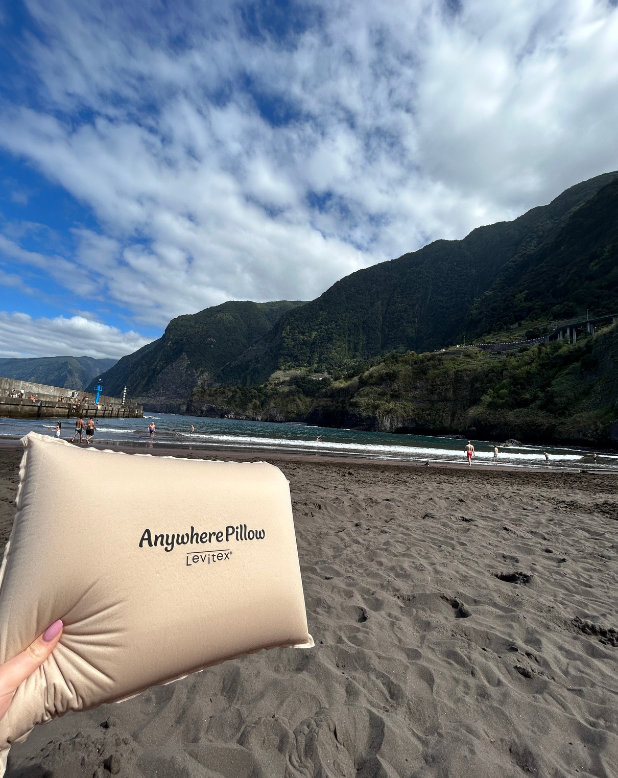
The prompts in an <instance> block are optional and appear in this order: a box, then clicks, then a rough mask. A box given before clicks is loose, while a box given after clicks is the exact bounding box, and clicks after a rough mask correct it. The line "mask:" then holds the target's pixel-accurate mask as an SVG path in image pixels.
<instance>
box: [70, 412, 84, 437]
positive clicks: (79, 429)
mask: <svg viewBox="0 0 618 778" xmlns="http://www.w3.org/2000/svg"><path fill="white" fill-rule="evenodd" d="M83 434H84V420H83V419H82V417H81V416H80V417H79V419H76V420H75V433H74V434H73V437H72V438H71V443H73V442H74V440H75V436H76V435H79V442H80V443H81V442H82V435H83Z"/></svg>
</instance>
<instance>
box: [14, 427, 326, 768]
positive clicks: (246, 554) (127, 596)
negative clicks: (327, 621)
mask: <svg viewBox="0 0 618 778" xmlns="http://www.w3.org/2000/svg"><path fill="white" fill-rule="evenodd" d="M22 442H23V443H24V446H25V447H26V450H25V453H24V458H23V460H22V463H21V470H20V485H19V491H18V495H17V514H16V517H15V523H14V526H13V531H12V533H11V538H10V541H9V544H8V545H7V548H6V551H5V555H4V560H3V562H2V567H1V568H0V664H1V663H3V662H6V661H7V660H8V659H10V658H11V657H13V656H15V655H16V654H18V653H19V652H21V651H23V649H25V648H26V647H27V646H28V645H29V644H30V643H31V642H32V641H33V640H34V639H35V638H36V637H37V636H38V635H40V634H41V633H42V632H44V630H45V629H46V628H47V627H48V626H49V625H50V624H52V622H54V621H55V620H56V619H62V621H63V622H64V624H65V627H64V632H63V634H62V637H61V639H60V643H59V644H58V646H57V647H56V648H55V649H54V652H53V654H52V655H51V656H50V657H49V658H48V659H47V660H46V661H45V662H44V664H43V665H42V666H41V667H39V669H38V670H37V671H36V672H35V673H34V674H33V675H31V676H30V677H29V678H28V679H27V680H26V681H24V683H22V684H21V686H20V687H19V688H18V689H17V692H16V693H15V697H14V698H13V702H12V703H11V707H10V708H9V711H8V713H7V714H6V716H5V717H4V718H3V719H2V720H1V721H0V775H2V774H3V773H4V768H5V766H6V759H7V755H8V749H9V747H10V745H11V743H14V742H17V741H19V740H22V739H24V738H25V737H26V736H27V735H28V733H29V732H30V730H31V729H32V728H33V727H34V725H35V724H41V723H43V722H46V721H49V720H50V719H52V718H53V717H54V716H61V715H63V714H64V713H66V712H67V711H71V710H72V711H79V710H86V709H88V708H94V707H96V706H97V705H101V704H102V703H104V702H112V701H120V700H122V699H126V698H128V697H131V696H133V695H135V694H137V693H139V692H141V691H143V690H144V689H147V688H148V687H149V686H152V685H153V684H164V683H169V682H170V681H173V680H177V679H178V678H182V677H183V676H185V675H188V674H189V673H193V672H196V671H198V670H202V669H204V668H205V667H209V666H210V665H214V664H217V663H219V662H223V661H225V660H226V659H232V658H234V657H238V656H242V655H243V654H248V653H251V652H253V651H258V650H259V649H261V648H273V647H275V646H295V647H298V648H310V647H311V646H312V645H313V640H312V639H311V636H310V635H309V633H308V631H307V617H306V613H305V603H304V598H303V589H302V582H301V577H300V568H299V564H298V555H297V551H296V539H295V535H294V524H293V520H292V508H291V503H290V492H289V486H288V482H287V481H286V479H285V477H284V475H283V474H282V473H281V471H280V470H279V469H278V468H276V467H274V466H273V465H269V464H267V463H265V462H259V463H255V464H249V463H245V464H240V463H236V462H208V461H203V460H186V459H175V458H172V457H159V456H149V455H129V454H123V453H120V452H112V451H97V450H95V449H83V448H79V447H78V446H76V445H71V444H70V443H67V442H64V441H58V440H54V439H52V438H50V437H46V436H42V435H36V434H34V433H31V434H29V435H28V436H27V437H26V438H24V439H23V441H22Z"/></svg>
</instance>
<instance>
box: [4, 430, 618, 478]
mask: <svg viewBox="0 0 618 778" xmlns="http://www.w3.org/2000/svg"><path fill="white" fill-rule="evenodd" d="M50 437H51V436H50ZM20 440H21V439H20V438H0V449H11V448H12V449H15V450H21V449H22V445H21V442H20ZM65 442H70V441H65ZM148 443H149V442H148V441H147V440H146V441H143V442H140V443H135V444H127V443H126V442H123V443H116V442H105V443H99V442H94V443H92V444H90V446H89V447H87V446H86V444H85V443H82V444H81V447H82V448H84V449H86V448H95V449H97V450H99V451H105V450H107V451H115V452H121V453H124V454H141V455H142V456H144V455H150V456H176V457H180V458H181V459H208V458H224V459H226V460H239V461H256V460H259V461H265V460H272V461H276V462H290V463H293V462H297V463H299V464H303V463H304V464H331V465H348V466H365V467H391V468H393V467H400V468H404V469H414V470H418V469H420V470H424V471H426V470H428V469H430V470H438V471H439V470H465V471H469V472H475V473H498V472H500V473H535V474H538V475H550V474H561V473H567V474H571V475H604V476H608V475H609V476H611V475H614V476H616V475H618V471H614V470H603V469H594V468H593V467H587V468H580V467H556V466H552V465H546V464H544V463H542V464H540V465H537V466H529V465H512V464H495V465H494V464H493V463H492V462H490V461H488V462H487V463H483V464H480V463H479V464H476V463H473V464H472V465H471V466H469V465H468V464H466V463H465V462H445V461H440V460H431V459H418V460H408V459H395V458H389V459H379V458H375V457H365V456H341V455H338V454H329V453H327V452H324V453H320V454H309V453H296V452H286V451H277V450H273V449H268V450H266V449H263V448H249V447H243V448H242V449H241V448H229V447H225V446H217V445H211V446H206V445H199V444H198V445H184V446H180V445H176V446H174V444H170V443H167V442H166V443H162V444H157V443H156V442H153V445H152V447H150V446H149V445H148ZM74 445H79V444H77V443H75V444H74Z"/></svg>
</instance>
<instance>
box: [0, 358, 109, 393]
mask: <svg viewBox="0 0 618 778" xmlns="http://www.w3.org/2000/svg"><path fill="white" fill-rule="evenodd" d="M115 364H116V360H115V359H94V358H93V357H38V358H34V359H0V376H3V377H4V378H15V379H16V380H18V381H32V382H33V383H36V384H50V385H51V386H60V387H63V388H65V389H78V390H81V389H84V388H85V387H86V386H87V385H88V384H89V383H90V382H91V381H93V380H96V379H97V378H98V377H99V375H100V374H101V373H104V372H105V371H106V370H109V369H110V368H111V367H112V366H113V365H115Z"/></svg>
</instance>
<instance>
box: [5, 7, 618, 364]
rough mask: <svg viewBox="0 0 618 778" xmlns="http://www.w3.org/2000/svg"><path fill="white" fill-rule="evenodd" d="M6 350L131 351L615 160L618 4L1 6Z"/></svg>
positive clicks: (326, 279) (544, 195)
mask: <svg viewBox="0 0 618 778" xmlns="http://www.w3.org/2000/svg"><path fill="white" fill-rule="evenodd" d="M0 35H1V36H2V42H1V43H2V45H1V46H0V52H1V53H0V67H1V68H2V72H3V78H2V79H1V80H0V181H1V183H2V186H1V187H0V355H2V356H44V355H54V354H67V353H71V354H75V355H81V354H91V355H93V356H110V357H119V356H121V355H122V354H125V353H129V352H131V351H134V350H135V349H136V348H139V347H140V346H141V345H143V344H145V343H146V342H148V341H149V340H151V339H153V338H155V337H158V336H159V335H160V334H161V332H162V331H163V328H164V327H165V325H166V323H167V322H168V321H169V320H170V319H171V318H172V317H174V316H178V315H180V314H184V313H192V312H195V311H198V310H201V309H203V308H205V307H207V306H210V305H217V304H219V303H221V302H224V301H225V300H230V299H241V300H243V299H251V300H256V301H265V300H276V299H312V298H314V297H316V296H318V295H319V294H321V293H322V292H323V291H324V290H325V289H327V288H328V287H329V286H330V285H331V284H332V283H333V282H334V281H336V280H337V279H339V278H341V277H342V276H344V275H347V274H349V273H351V272H353V271H355V270H357V269H359V268H362V267H367V266H369V265H371V264H374V263H376V262H380V261H384V260H386V259H390V258H393V257H396V256H400V255H401V254H403V253H405V252H408V251H413V250H415V249H417V248H420V247H421V246H422V245H424V244H425V243H427V242H429V241H431V240H435V239H437V238H461V237H463V236H464V235H466V234H467V233H468V232H469V231H470V230H471V229H473V228H474V227H476V226H479V225H481V224H489V223H492V222H495V221H498V220H502V219H511V218H514V217H515V216H517V215H519V214H520V213H523V212H524V211H526V210H528V209H529V208H531V207H533V206H535V205H538V204H542V203H546V202H548V201H549V200H551V199H552V198H553V197H555V196H556V195H558V194H559V193H560V192H561V191H563V190H564V189H565V188H567V187H568V186H570V185H572V184H574V183H577V182H578V181H581V180H584V179H586V178H590V177H592V176H594V175H597V174H599V173H603V172H607V171H609V170H615V169H618V133H616V132H615V127H616V126H618V54H617V50H618V47H617V46H616V40H618V8H617V7H616V3H615V2H610V1H609V0H560V1H559V2H556V1H555V0H552V1H550V0H538V2H535V3H531V2H523V0H503V2H501V3H495V2H493V1H492V0H425V1H423V0H418V1H417V2H402V1H399V2H394V0H382V2H380V3H375V2H369V1H368V0H350V1H349V2H345V1H344V0H328V1H327V0H324V1H320V0H315V1H313V0H307V1H306V2H300V1H299V2H296V1H295V0H279V1H277V0H261V1H260V2H243V1H242V0H241V1H239V2H232V1H231V0H228V1H227V2H219V1H218V0H212V1H211V2H209V3H201V2H197V0H196V1H195V2H191V1H190V0H175V2H173V3H172V2H168V1H167V0H166V1H163V0H159V1H154V0H153V1H152V2H148V0H146V1H145V2H140V3H120V2H114V0H110V1H109V2H107V3H105V4H104V6H102V5H101V4H96V3H91V2H86V1H85V0H41V1H40V2H39V1H38V0H27V1H26V2H20V1H19V0H12V1H9V2H6V3H5V4H4V5H1V6H0Z"/></svg>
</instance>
